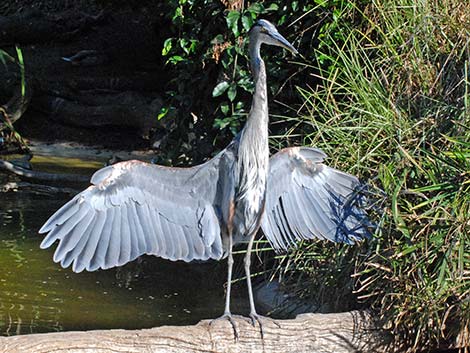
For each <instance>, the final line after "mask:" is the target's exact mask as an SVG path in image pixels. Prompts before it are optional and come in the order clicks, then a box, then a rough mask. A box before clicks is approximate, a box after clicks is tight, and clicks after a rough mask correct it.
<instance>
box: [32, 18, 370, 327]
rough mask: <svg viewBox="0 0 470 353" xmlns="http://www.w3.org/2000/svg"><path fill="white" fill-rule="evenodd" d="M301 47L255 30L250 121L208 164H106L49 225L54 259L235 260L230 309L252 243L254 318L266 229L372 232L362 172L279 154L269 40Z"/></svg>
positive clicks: (287, 242) (285, 234) (286, 239)
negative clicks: (267, 61) (258, 247)
mask: <svg viewBox="0 0 470 353" xmlns="http://www.w3.org/2000/svg"><path fill="white" fill-rule="evenodd" d="M263 43H264V44H269V45H274V46H280V47H283V48H285V49H287V50H289V51H291V52H292V53H294V54H295V53H297V50H296V49H295V48H294V47H293V46H292V45H291V44H290V43H289V42H288V41H287V40H286V39H285V38H284V37H283V36H281V35H280V34H279V32H278V31H277V29H276V28H275V27H274V26H273V25H272V24H271V23H269V22H268V21H266V20H259V21H258V22H257V23H256V24H255V25H254V26H253V28H252V29H251V31H250V43H249V53H250V60H251V69H252V73H253V76H254V81H255V93H254V96H253V102H252V105H251V110H250V113H249V115H248V119H247V122H246V125H245V127H244V128H243V129H242V131H241V132H240V133H239V134H238V136H236V137H235V139H234V140H233V141H232V142H231V143H230V144H229V145H228V146H227V148H225V149H224V150H223V151H221V152H220V153H219V154H218V155H217V156H216V157H214V158H213V159H211V160H209V161H208V162H206V163H204V164H202V165H198V166H194V167H191V168H169V167H163V166H158V165H152V164H147V163H143V162H139V161H127V162H120V163H117V164H115V165H111V166H108V167H105V168H103V169H101V170H99V171H97V172H96V173H95V174H94V175H93V177H92V178H91V183H92V184H93V185H91V186H90V187H88V188H87V189H86V190H84V191H83V192H81V193H80V194H78V195H77V196H75V197H74V198H73V199H72V200H71V201H69V202H68V203H67V204H65V205H64V206H63V207H62V208H60V209H59V210H58V211H57V212H56V213H55V214H54V215H53V216H51V217H50V218H49V220H48V221H47V222H46V223H45V224H44V226H43V227H42V228H41V229H40V231H39V232H40V233H49V234H48V235H47V236H46V237H45V238H44V240H43V241H42V243H41V248H48V247H49V246H51V245H52V244H53V243H54V242H55V241H56V240H59V244H58V246H57V249H56V251H55V253H54V261H55V262H60V264H61V265H62V266H63V267H68V266H70V265H72V269H73V271H75V272H80V271H83V270H87V271H94V270H97V269H99V268H102V269H107V268H110V267H115V266H121V265H124V264H125V263H127V262H129V261H132V260H134V259H136V258H137V257H139V256H140V255H143V254H150V255H156V256H160V257H162V258H165V259H169V260H183V261H188V262H189V261H192V260H207V259H216V260H220V259H222V258H225V257H228V275H227V292H226V300H225V311H224V314H223V315H222V318H227V319H228V320H229V321H230V322H231V323H232V325H233V326H234V330H235V333H236V329H235V324H234V322H233V320H232V314H231V312H230V290H231V278H232V266H233V257H232V246H233V245H234V244H236V243H238V242H241V241H247V242H248V247H247V252H246V255H245V272H246V280H247V285H248V295H249V301H250V317H251V319H252V320H253V323H255V321H258V322H260V319H259V316H258V314H257V312H256V309H255V303H254V300H253V292H252V287H251V277H250V258H251V257H250V256H251V250H252V246H253V240H254V238H255V235H256V233H257V231H258V229H259V227H260V226H261V227H262V229H263V232H264V234H265V236H266V238H267V239H268V240H269V242H270V243H271V245H272V246H273V247H274V249H276V250H285V249H287V248H288V247H289V246H291V245H293V244H295V243H296V242H297V241H298V240H300V239H312V238H320V239H328V240H331V241H335V242H339V241H341V242H347V243H352V242H354V241H355V240H358V239H362V238H364V237H365V236H366V235H367V234H368V232H367V229H366V228H365V227H364V226H363V224H362V221H363V219H364V218H365V217H366V215H365V213H364V211H362V210H361V209H360V207H358V206H356V205H354V204H352V203H351V202H350V199H351V197H352V195H353V194H354V189H355V188H356V186H357V185H359V181H358V179H357V178H356V177H354V176H352V175H349V174H346V173H343V172H340V171H338V170H335V169H333V168H330V167H327V166H326V165H324V164H323V163H322V162H323V159H324V158H325V157H326V156H325V154H324V153H323V152H322V151H321V150H318V149H314V148H309V147H293V148H286V149H283V150H281V151H280V152H278V153H276V154H275V155H274V156H272V157H271V158H269V146H268V99H267V87H266V69H265V65H264V62H263V60H262V58H261V56H260V47H261V44H263Z"/></svg>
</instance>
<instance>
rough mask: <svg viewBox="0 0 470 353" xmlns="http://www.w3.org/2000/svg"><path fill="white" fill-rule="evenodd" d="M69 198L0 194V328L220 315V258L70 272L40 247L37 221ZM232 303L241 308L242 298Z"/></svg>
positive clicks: (132, 324) (80, 326) (113, 324)
mask: <svg viewBox="0 0 470 353" xmlns="http://www.w3.org/2000/svg"><path fill="white" fill-rule="evenodd" d="M67 200H68V197H66V196H63V197H57V196H56V195H54V196H51V195H44V196H38V195H33V194H25V193H4V194H0V225H1V227H0V335H17V334H28V333H37V332H51V331H70V330H90V329H108V328H123V329H137V328H147V327H153V326H161V325H183V324H194V323H196V322H198V321H199V320H201V319H205V318H214V317H217V316H219V315H221V313H222V311H223V305H224V290H223V284H224V281H225V271H226V267H225V266H226V264H225V262H220V263H216V262H210V263H203V264H185V263H181V262H170V261H165V260H161V259H158V258H155V257H150V256H147V257H143V258H141V259H138V260H137V261H134V262H133V263H130V264H128V265H126V266H124V267H122V268H119V269H111V270H107V271H96V272H92V273H89V272H84V273H79V274H76V273H73V272H72V271H71V270H70V269H62V268H61V267H60V266H59V265H58V264H55V263H54V262H53V261H52V254H53V250H54V249H48V250H40V249H39V244H40V242H41V239H42V236H41V235H39V234H38V233H37V230H38V229H39V228H40V226H41V225H42V223H43V222H44V221H45V220H46V219H47V218H48V217H49V216H50V215H51V214H52V213H53V212H54V211H55V210H56V209H58V208H59V207H60V206H61V205H62V204H64V203H65V202H66V201H67ZM237 292H241V293H240V295H241V297H240V298H238V297H235V298H233V302H232V303H233V305H232V309H233V311H234V312H237V313H246V312H247V308H246V305H245V304H246V303H247V300H246V298H244V296H243V295H244V294H245V290H242V289H240V290H237Z"/></svg>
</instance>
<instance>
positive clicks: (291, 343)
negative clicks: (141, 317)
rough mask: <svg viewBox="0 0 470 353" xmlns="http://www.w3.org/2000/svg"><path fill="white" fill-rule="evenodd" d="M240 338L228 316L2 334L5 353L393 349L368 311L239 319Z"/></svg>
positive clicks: (0, 344) (0, 343)
mask: <svg viewBox="0 0 470 353" xmlns="http://www.w3.org/2000/svg"><path fill="white" fill-rule="evenodd" d="M235 322H236V324H237V327H238V332H239V339H238V340H237V341H236V340H235V339H234V334H233V329H232V326H231V324H230V323H229V322H228V321H227V320H218V321H215V322H213V323H212V325H211V324H210V321H208V320H204V321H201V322H199V323H198V324H197V325H194V326H180V327H172V326H162V327H157V328H152V329H144V330H132V331H131V330H129V331H127V330H102V331H88V332H61V333H46V334H33V335H26V336H13V337H3V338H0V353H7V352H8V353H15V352H18V353H19V352H21V353H28V352H29V353H45V352H56V353H58V352H67V353H72V352H90V353H91V352H94V353H95V352H96V353H117V352H126V353H127V352H129V353H131V352H136V353H137V352H166V353H182V352H185V353H187V352H232V353H235V352H270V353H271V352H272V353H276V352H282V353H286V352H299V353H300V352H309V353H311V352H317V353H318V352H336V353H342V352H391V350H390V349H389V348H387V345H386V342H385V341H384V340H383V337H384V336H383V335H382V334H380V331H378V330H377V329H376V328H375V326H374V324H373V321H372V320H371V317H370V315H369V314H368V313H366V312H361V311H352V312H347V313H335V314H301V315H299V316H297V318H296V319H293V320H276V322H273V321H272V320H270V319H264V320H263V328H264V329H263V331H264V338H263V339H262V338H261V335H260V330H259V327H258V326H256V327H253V326H252V324H251V323H250V322H249V321H248V319H247V318H243V317H235Z"/></svg>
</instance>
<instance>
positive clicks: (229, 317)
mask: <svg viewBox="0 0 470 353" xmlns="http://www.w3.org/2000/svg"><path fill="white" fill-rule="evenodd" d="M219 320H228V322H230V324H231V325H232V328H233V336H234V337H235V341H238V338H239V336H238V328H237V324H236V322H235V320H234V319H233V316H232V313H230V312H225V313H224V314H223V315H222V316H220V317H218V318H216V319H213V320H211V321H210V322H209V326H212V324H213V323H214V322H216V321H219Z"/></svg>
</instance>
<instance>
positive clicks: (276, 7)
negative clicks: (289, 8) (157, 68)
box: [266, 4, 279, 11]
mask: <svg viewBox="0 0 470 353" xmlns="http://www.w3.org/2000/svg"><path fill="white" fill-rule="evenodd" d="M277 10H279V5H278V4H271V5H269V7H268V8H267V9H266V11H277Z"/></svg>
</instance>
